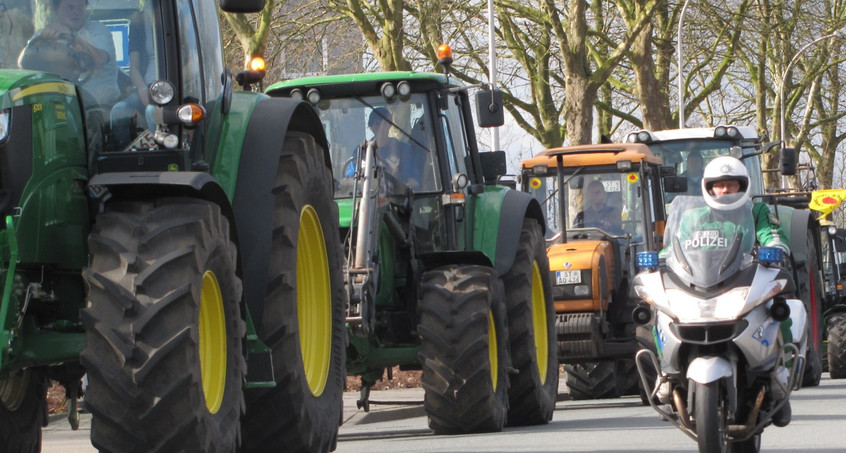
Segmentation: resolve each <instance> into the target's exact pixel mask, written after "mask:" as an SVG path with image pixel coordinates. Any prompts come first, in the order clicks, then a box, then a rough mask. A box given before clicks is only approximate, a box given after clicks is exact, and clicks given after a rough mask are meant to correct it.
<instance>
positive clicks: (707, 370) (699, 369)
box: [687, 357, 734, 384]
mask: <svg viewBox="0 0 846 453" xmlns="http://www.w3.org/2000/svg"><path fill="white" fill-rule="evenodd" d="M733 375H734V367H732V365H731V362H730V361H729V360H728V359H726V358H724V357H697V358H695V359H693V361H692V362H690V365H689V366H688V367H687V378H688V379H689V380H692V381H695V382H698V383H700V384H708V383H710V382H714V381H718V380H720V379H723V378H728V377H732V376H733Z"/></svg>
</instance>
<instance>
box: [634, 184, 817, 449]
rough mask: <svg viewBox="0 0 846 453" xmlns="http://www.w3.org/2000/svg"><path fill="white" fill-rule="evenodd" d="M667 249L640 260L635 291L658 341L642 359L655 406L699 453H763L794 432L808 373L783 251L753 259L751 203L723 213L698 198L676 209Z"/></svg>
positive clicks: (642, 317) (799, 307)
mask: <svg viewBox="0 0 846 453" xmlns="http://www.w3.org/2000/svg"><path fill="white" fill-rule="evenodd" d="M664 244H665V249H664V250H663V251H662V252H661V255H660V257H659V254H658V253H656V252H642V253H639V254H638V257H637V258H638V264H639V266H640V267H641V269H642V271H641V272H640V273H639V274H638V275H637V276H636V277H635V279H634V282H633V288H634V290H635V292H636V293H637V295H638V296H639V297H640V298H641V299H642V301H643V303H642V304H641V305H639V306H638V308H636V309H635V311H634V314H633V316H634V317H635V320H636V322H638V323H639V324H640V325H642V326H645V327H647V328H650V327H651V331H652V337H653V340H654V345H650V347H645V348H644V349H641V350H640V351H639V352H638V353H637V366H638V372H639V373H640V377H641V380H642V383H643V388H644V389H646V393H647V395H646V397H647V398H648V401H649V404H650V405H651V406H652V407H653V408H654V409H655V410H656V411H657V412H658V413H659V414H661V415H662V416H663V418H664V419H666V420H668V421H670V422H672V423H673V424H674V425H675V426H677V427H678V428H680V429H681V430H682V431H683V432H685V433H686V434H687V435H688V436H690V437H691V438H692V439H694V440H696V441H697V442H698V444H699V451H700V452H709V453H710V452H725V451H734V452H741V451H742V452H757V451H758V450H759V448H760V441H761V437H760V436H761V433H762V432H763V430H764V428H765V427H766V426H768V425H770V424H776V425H777V426H784V425H785V424H787V423H788V422H789V411H790V407H789V403H788V398H789V396H790V393H791V391H792V389H793V388H794V387H795V386H796V384H797V382H796V379H797V377H798V376H801V371H802V367H803V366H804V365H803V362H804V357H803V356H802V355H801V354H800V353H799V351H805V341H806V339H805V323H806V314H805V309H804V306H803V304H802V302H801V301H800V300H798V299H794V298H793V297H794V296H793V295H794V293H795V287H794V283H793V279H792V277H791V275H790V273H789V272H788V271H787V270H786V269H785V268H784V266H782V264H781V263H782V262H783V261H784V257H783V256H782V250H781V249H778V248H769V247H761V248H759V249H758V250H757V253H753V251H754V249H755V224H754V220H753V217H752V204H751V202H748V203H747V204H746V205H744V206H742V207H741V208H740V209H735V210H730V211H716V210H713V209H711V208H709V207H708V206H706V205H705V202H704V200H703V199H702V198H701V197H689V196H684V197H681V196H680V197H676V198H675V199H674V200H673V203H672V205H671V207H670V215H669V218H668V220H667V226H666V229H665V243H664ZM787 320H791V321H792V325H790V326H789V329H787V328H786V327H785V328H782V322H783V321H787ZM784 324H785V325H788V324H789V323H784ZM788 336H791V337H792V338H787V337H788ZM653 348H654V349H653Z"/></svg>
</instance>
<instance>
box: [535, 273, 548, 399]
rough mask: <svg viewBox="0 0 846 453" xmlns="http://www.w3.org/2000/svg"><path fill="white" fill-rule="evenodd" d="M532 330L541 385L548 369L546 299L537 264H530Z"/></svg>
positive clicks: (544, 380)
mask: <svg viewBox="0 0 846 453" xmlns="http://www.w3.org/2000/svg"><path fill="white" fill-rule="evenodd" d="M532 324H533V326H532V329H533V330H534V332H535V335H534V337H535V352H536V353H537V356H538V372H539V373H540V379H541V383H542V384H545V383H546V371H547V367H549V337H548V335H549V333H548V332H547V330H546V326H547V319H546V297H545V294H544V293H543V280H542V279H541V273H540V269H539V268H538V262H537V261H535V262H534V263H532Z"/></svg>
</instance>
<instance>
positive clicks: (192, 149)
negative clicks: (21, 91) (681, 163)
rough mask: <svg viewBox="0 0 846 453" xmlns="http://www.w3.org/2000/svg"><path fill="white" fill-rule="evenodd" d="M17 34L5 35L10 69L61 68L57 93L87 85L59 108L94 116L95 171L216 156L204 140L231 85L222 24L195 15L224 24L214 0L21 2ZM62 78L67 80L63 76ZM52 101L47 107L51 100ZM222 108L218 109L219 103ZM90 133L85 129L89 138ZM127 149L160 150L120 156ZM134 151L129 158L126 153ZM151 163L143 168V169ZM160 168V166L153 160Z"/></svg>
mask: <svg viewBox="0 0 846 453" xmlns="http://www.w3.org/2000/svg"><path fill="white" fill-rule="evenodd" d="M6 5H7V8H8V9H9V11H8V14H10V15H15V17H18V19H19V22H20V26H18V25H16V30H19V32H18V34H20V35H21V36H18V35H17V34H16V35H15V36H13V37H11V39H7V38H5V37H4V39H3V42H2V43H0V47H2V48H3V49H0V50H2V52H0V54H2V55H5V58H2V59H0V65H2V66H0V69H23V70H28V71H37V72H38V73H37V74H36V73H32V74H31V77H32V78H41V77H42V76H43V75H46V74H53V75H56V76H58V77H59V78H60V79H61V80H63V81H64V82H67V83H62V82H61V81H58V82H57V83H55V84H54V85H52V87H53V88H52V90H53V91H59V92H65V93H67V94H68V95H69V96H71V95H74V94H75V93H78V95H79V102H78V103H77V104H76V105H67V106H58V107H55V106H49V108H50V109H51V110H52V109H55V112H52V111H51V112H49V114H51V115H55V116H56V117H57V118H58V119H59V120H61V119H63V118H65V119H68V120H71V122H72V121H73V120H74V118H76V117H77V116H79V115H82V116H84V124H85V133H84V135H85V137H86V138H87V144H86V145H87V146H86V147H87V149H88V151H89V156H91V160H92V162H96V163H97V166H96V167H95V168H92V169H91V172H92V173H93V172H106V171H116V170H120V171H128V170H161V169H167V170H171V171H172V170H186V169H190V167H191V160H192V159H193V160H207V159H208V158H209V156H204V155H203V153H202V152H200V151H199V148H201V147H203V146H206V145H207V143H204V141H203V140H202V139H201V138H200V137H201V136H202V135H203V133H204V132H205V131H204V128H205V127H207V125H208V122H209V118H208V117H210V116H212V115H213V114H215V113H217V112H219V111H221V108H220V107H221V106H222V102H221V99H222V98H221V94H225V93H226V92H228V90H230V89H231V84H230V83H229V79H230V77H229V76H227V75H226V74H225V73H224V72H223V71H222V70H221V68H223V62H222V61H221V53H220V52H200V50H199V49H200V48H201V47H202V45H201V43H219V42H220V37H219V31H218V28H217V27H202V28H198V27H195V20H194V18H195V17H196V18H198V19H197V20H202V21H207V22H209V23H216V22H217V10H216V8H215V7H214V4H212V3H209V2H204V1H186V2H172V1H162V0H102V1H96V2H95V1H90V2H88V1H86V0H61V1H60V2H58V3H54V2H53V1H52V0H29V1H27V0H16V1H13V2H11V3H9V2H7V3H6ZM56 80H58V79H56ZM45 107H47V106H45ZM215 107H217V108H215ZM82 135H83V134H81V133H80V134H79V136H82ZM118 151H147V152H150V151H155V152H157V154H145V159H144V164H143V165H141V164H139V163H138V159H136V156H133V157H132V158H131V159H129V160H130V161H131V162H129V163H127V162H126V159H125V158H124V159H120V158H118V157H117V156H113V155H111V154H114V153H115V152H118ZM123 157H125V156H123ZM139 166H140V167H143V168H139ZM152 167H156V168H152Z"/></svg>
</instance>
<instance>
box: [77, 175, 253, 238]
mask: <svg viewBox="0 0 846 453" xmlns="http://www.w3.org/2000/svg"><path fill="white" fill-rule="evenodd" d="M107 192H108V193H109V197H108V198H104V195H105V194H106V193H107ZM88 194H89V196H91V198H94V199H97V198H103V202H108V201H109V200H114V199H130V198H133V199H143V198H149V197H152V196H156V197H161V196H190V197H196V198H201V199H204V200H208V201H211V202H213V203H215V204H217V205H219V206H220V209H221V212H222V213H223V215H224V216H226V218H227V219H228V220H229V222H230V223H231V224H232V225H231V227H232V229H233V233H232V234H233V239H234V238H235V237H237V236H236V235H235V233H234V228H235V224H234V220H235V217H234V215H233V213H232V206H231V204H230V203H229V200H228V199H227V198H226V192H224V190H223V187H221V186H220V184H219V183H218V182H217V180H216V179H214V177H213V176H212V175H210V174H208V173H205V172H198V171H139V172H112V173H98V174H96V175H94V176H93V177H92V178H91V179H90V180H89V181H88Z"/></svg>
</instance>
